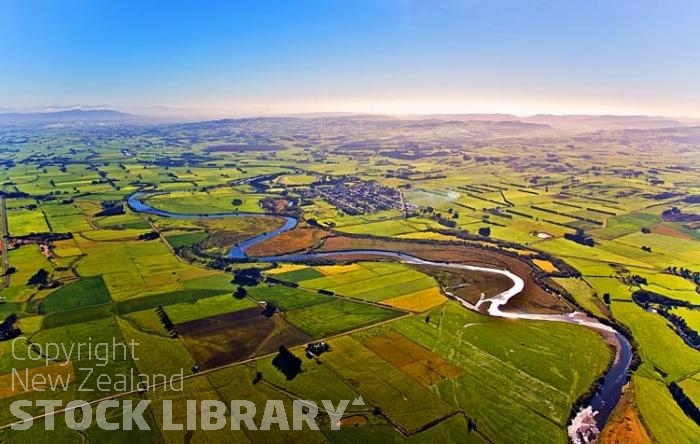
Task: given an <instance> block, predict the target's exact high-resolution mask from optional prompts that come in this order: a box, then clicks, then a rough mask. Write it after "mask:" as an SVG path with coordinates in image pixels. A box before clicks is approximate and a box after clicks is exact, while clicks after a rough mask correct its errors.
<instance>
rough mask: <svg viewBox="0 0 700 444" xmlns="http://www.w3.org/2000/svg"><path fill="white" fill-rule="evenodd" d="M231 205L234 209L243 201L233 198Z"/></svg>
mask: <svg viewBox="0 0 700 444" xmlns="http://www.w3.org/2000/svg"><path fill="white" fill-rule="evenodd" d="M231 204H232V205H233V206H234V207H240V206H241V205H242V204H243V201H242V200H241V199H239V198H235V199H233V200H232V201H231Z"/></svg>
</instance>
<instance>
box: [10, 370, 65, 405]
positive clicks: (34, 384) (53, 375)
mask: <svg viewBox="0 0 700 444" xmlns="http://www.w3.org/2000/svg"><path fill="white" fill-rule="evenodd" d="M62 364H65V365H62ZM36 375H43V376H44V378H45V379H46V380H47V382H48V379H49V378H50V379H51V380H52V381H54V384H55V382H56V381H57V378H60V379H61V380H62V381H63V383H64V384H65V383H66V382H75V371H74V369H73V363H72V362H68V363H56V364H51V365H47V366H44V367H36V368H32V369H29V370H26V373H25V371H24V370H22V371H19V370H18V371H17V373H16V374H14V373H9V374H5V375H0V399H4V398H11V397H13V396H17V395H19V394H22V393H25V394H26V393H27V392H29V391H34V390H35V389H37V388H42V387H45V389H46V390H51V389H50V388H49V387H48V384H41V379H42V378H37V379H33V378H34V377H35V376H36ZM13 379H14V384H13ZM27 379H28V380H29V386H28V387H26V391H25V387H24V386H22V383H23V384H25V386H26V385H27V381H26V380H27ZM20 381H21V382H20ZM60 387H62V384H61V385H59V389H60V390H62V388H60Z"/></svg>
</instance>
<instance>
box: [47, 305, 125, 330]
mask: <svg viewBox="0 0 700 444" xmlns="http://www.w3.org/2000/svg"><path fill="white" fill-rule="evenodd" d="M113 314H114V306H113V305H112V304H102V305H94V306H88V307H82V308H75V309H73V310H66V311H59V312H54V313H49V314H47V315H46V316H44V319H43V322H42V324H41V327H42V328H55V327H62V326H64V325H70V324H79V323H81V322H89V321H94V320H96V319H102V318H106V317H109V316H112V315H113Z"/></svg>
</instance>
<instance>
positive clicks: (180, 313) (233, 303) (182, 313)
mask: <svg viewBox="0 0 700 444" xmlns="http://www.w3.org/2000/svg"><path fill="white" fill-rule="evenodd" d="M253 307H257V305H256V304H255V303H254V302H253V301H251V300H250V299H236V298H235V297H233V296H232V295H231V294H223V295H220V296H212V297H209V298H201V299H197V300H194V301H191V302H182V303H179V304H171V305H168V306H166V307H165V310H166V312H167V313H168V317H170V320H171V321H173V323H175V324H179V323H182V322H187V321H194V320H196V319H202V318H208V317H210V316H216V315H220V314H225V313H231V312H234V311H238V310H244V309H246V308H253Z"/></svg>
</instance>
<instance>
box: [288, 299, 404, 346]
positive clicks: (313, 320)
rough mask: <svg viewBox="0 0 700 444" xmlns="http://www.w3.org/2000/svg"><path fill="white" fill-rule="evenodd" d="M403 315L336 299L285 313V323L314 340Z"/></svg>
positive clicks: (394, 311) (373, 306)
mask: <svg viewBox="0 0 700 444" xmlns="http://www.w3.org/2000/svg"><path fill="white" fill-rule="evenodd" d="M400 315H401V312H399V311H396V310H390V309H385V308H381V307H377V306H375V305H370V304H364V303H359V302H352V301H348V300H343V299H333V300H330V301H328V302H324V303H321V304H315V305H311V306H308V307H303V308H297V309H295V310H290V311H288V312H286V313H285V319H286V320H287V321H289V322H290V323H291V324H292V325H295V326H297V327H299V328H300V329H302V330H304V331H305V332H306V333H308V334H309V335H311V336H312V337H314V338H324V337H327V336H331V335H334V334H338V333H342V332H344V331H348V330H351V329H354V328H359V327H364V326H367V325H372V324H376V323H377V322H381V321H386V320H388V319H392V318H395V317H397V316H400Z"/></svg>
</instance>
